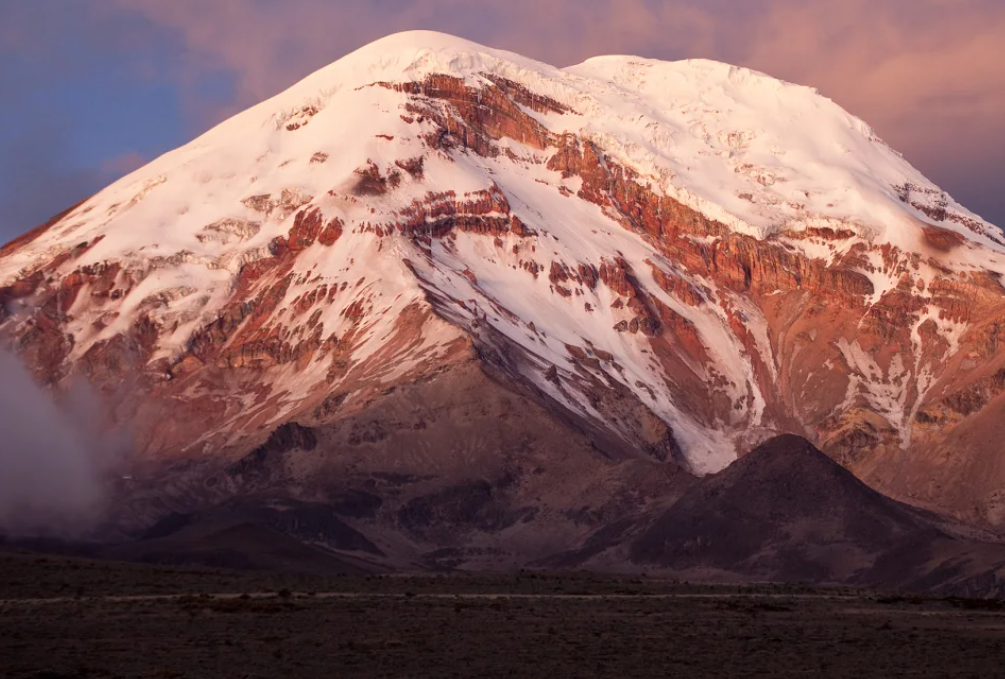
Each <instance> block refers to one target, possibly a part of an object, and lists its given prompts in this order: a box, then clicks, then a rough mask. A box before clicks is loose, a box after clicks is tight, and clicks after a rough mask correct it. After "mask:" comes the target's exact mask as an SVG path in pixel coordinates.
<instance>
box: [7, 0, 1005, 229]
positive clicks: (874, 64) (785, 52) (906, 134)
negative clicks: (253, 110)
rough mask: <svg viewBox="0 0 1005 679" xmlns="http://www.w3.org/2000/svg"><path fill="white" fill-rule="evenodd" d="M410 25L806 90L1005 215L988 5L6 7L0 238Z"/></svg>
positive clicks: (315, 1)
mask: <svg viewBox="0 0 1005 679" xmlns="http://www.w3.org/2000/svg"><path fill="white" fill-rule="evenodd" d="M409 28H429V29H434V30H443V31H446V32H451V33H455V34H459V35H462V36H464V37H467V38H470V39H473V40H476V41H479V42H483V43H486V44H490V45H492V46H494V47H501V48H504V49H511V50H514V51H518V52H521V53H524V54H527V55H528V56H532V57H535V58H539V59H542V60H544V61H548V62H550V63H554V64H556V65H566V64H570V63H576V62H578V61H581V60H582V59H585V58H587V57H589V56H593V55H596V54H605V53H631V54H641V55H643V56H649V57H654V58H665V59H678V58H684V57H690V56H695V57H708V58H716V59H720V60H723V61H730V62H732V63H740V64H743V65H746V66H750V67H753V68H757V69H759V70H763V71H765V72H768V73H770V74H772V75H776V76H778V77H781V78H784V79H787V80H792V81H794V82H799V83H802V84H806V85H812V86H815V87H818V88H819V89H820V90H821V91H822V92H823V93H824V94H826V95H828V96H830V97H832V98H834V99H835V100H836V101H838V103H840V104H842V105H844V106H845V107H846V108H848V109H849V110H850V111H852V112H853V113H855V114H856V115H859V116H861V117H863V118H865V119H866V120H867V121H868V122H869V123H870V124H872V125H873V126H874V127H875V128H876V129H877V131H878V132H879V133H880V135H881V136H883V137H884V138H885V139H886V140H887V141H889V142H890V143H891V144H892V145H893V146H894V147H895V148H897V149H898V150H900V151H902V152H903V153H904V154H905V155H906V156H907V158H908V159H909V160H910V161H911V162H912V163H914V164H915V165H916V166H918V167H919V168H920V169H921V170H922V171H924V172H925V173H926V174H928V175H929V176H930V177H931V178H932V179H933V180H935V181H936V182H938V183H939V184H941V185H943V187H944V188H946V189H947V190H948V191H949V192H950V193H952V194H953V195H954V196H955V197H956V198H958V199H959V200H960V201H961V202H963V203H964V204H965V205H967V206H968V207H970V208H971V209H973V210H975V211H976V212H978V213H980V214H982V215H983V216H984V217H986V218H988V219H990V220H991V221H992V222H994V223H997V224H999V225H1005V190H1003V189H1005V186H1003V184H1005V182H1003V181H1002V177H1005V47H1003V45H1005V3H1002V2H1000V1H999V0H954V2H951V3H949V2H945V1H944V0H913V1H911V2H908V0H871V1H867V0H814V1H813V2H804V1H803V0H709V1H707V2H697V0H694V1H692V0H354V1H350V0H285V1H284V2H279V1H278V0H213V2H207V1H204V0H0V241H6V240H8V239H9V238H12V237H14V236H15V235H17V234H18V233H21V232H23V231H25V230H27V229H29V228H31V227H33V226H35V225H36V224H38V223H40V222H42V221H44V220H45V219H47V218H48V217H49V216H51V215H52V214H55V213H57V212H59V211H61V210H62V209H64V208H65V207H67V206H69V205H71V204H73V203H75V202H77V201H79V200H81V199H83V198H86V197H87V196H89V195H91V194H92V193H94V192H95V191H97V190H99V189H100V188H101V187H103V186H105V185H106V184H108V183H109V182H111V181H113V180H114V179H116V178H117V177H118V176H121V175H122V174H124V173H125V172H127V171H129V170H131V169H133V168H135V167H137V166H138V165H140V164H142V163H143V162H145V161H148V160H150V159H152V158H154V157H156V156H157V155H159V154H160V153H163V152H165V151H167V150H170V149H172V148H174V147H176V146H178V145H180V144H183V143H185V142H187V141H188V140H189V139H191V138H193V137H194V136H196V135H197V134H198V133H200V132H202V131H204V130H205V129H207V128H208V127H210V126H211V125H213V124H215V123H217V122H219V121H220V120H223V119H224V118H226V117H227V116H228V115H230V114H233V113H235V112H237V111H239V110H241V109H242V108H244V107H246V106H248V105H250V104H253V103H255V102H256V101H259V100H261V99H263V98H265V97H267V96H270V95H272V94H275V93H276V92H278V91H280V90H281V89H283V88H284V87H286V86H288V85H290V84H292V83H293V82H295V81H296V80H298V79H300V78H302V77H304V76H306V75H307V74H309V73H310V72H312V71H313V70H315V69H317V68H319V67H321V66H323V65H325V64H327V63H329V62H331V61H334V60H335V59H337V58H338V57H339V56H341V55H343V54H345V53H347V52H349V51H351V50H353V49H355V48H357V47H360V46H361V45H363V44H365V43H367V42H369V41H371V40H374V39H376V38H378V37H380V36H382V35H385V34H387V33H391V32H394V31H398V30H405V29H409Z"/></svg>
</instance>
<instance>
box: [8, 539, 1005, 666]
mask: <svg viewBox="0 0 1005 679" xmlns="http://www.w3.org/2000/svg"><path fill="white" fill-rule="evenodd" d="M0 569H2V572H0V576H2V577H0V662H2V668H0V674H2V675H3V676H4V677H36V678H39V679H41V677H47V678H48V679H56V678H60V677H160V678H165V677H177V678H181V677H193V678H197V677H471V676H479V677H540V676H549V677H608V676H631V677H647V676H653V677H656V676H659V677H663V676H674V677H741V676H766V677H812V676H828V677H947V676H953V677H990V676H1001V673H1002V666H1001V662H1002V658H1003V657H1005V605H1003V604H1002V603H1001V602H997V601H988V600H968V599H953V598H948V599H934V598H933V599H922V598H913V597H904V596H899V595H889V594H879V593H871V592H863V591H856V590H850V589H808V588H800V587H794V586H785V587H783V586H771V585H762V586H747V587H742V588H738V587H735V586H730V587H725V586H719V587H713V586H699V585H691V584H685V583H672V582H660V581H651V580H648V579H646V578H641V579H619V578H608V577H603V576H591V575H581V574H543V573H528V572H524V573H520V574H512V575H480V576H470V575H446V576H415V577H411V576H370V577H332V578H308V577H296V576H284V575H277V574H264V573H234V572H227V571H219V570H193V569H180V568H164V567H157V568H155V567H148V566H143V565H135V564H117V563H109V562H96V561H89V560H84V559H75V558H68V557H63V556H45V555H39V554H35V553H29V552H6V553H0Z"/></svg>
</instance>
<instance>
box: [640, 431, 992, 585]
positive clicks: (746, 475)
mask: <svg viewBox="0 0 1005 679" xmlns="http://www.w3.org/2000/svg"><path fill="white" fill-rule="evenodd" d="M933 518H934V517H932V516H931V515H928V514H926V513H923V512H918V511H917V510H915V509H912V508H910V507H908V506H907V505H902V504H900V503H897V502H894V501H892V500H890V499H889V498H886V497H884V496H882V495H880V494H879V493H877V492H876V491H874V490H872V489H870V488H868V487H867V486H866V485H865V484H863V483H862V482H861V481H859V480H858V479H856V478H855V477H854V476H852V475H851V474H850V473H849V472H848V471H847V470H845V469H842V468H841V467H840V466H838V465H837V464H836V463H834V462H833V461H832V460H830V459H829V458H828V457H826V456H825V455H824V454H823V453H821V452H820V451H819V450H817V449H816V448H814V447H813V445H812V444H810V443H809V442H808V441H806V440H805V439H801V438H799V437H796V436H779V437H776V438H774V439H771V440H770V441H768V442H766V443H764V444H762V445H761V446H759V447H758V448H757V449H756V450H754V451H752V452H751V453H750V454H749V455H746V456H744V457H743V458H741V459H740V460H739V461H738V462H736V463H735V464H733V465H731V466H730V467H729V468H728V469H726V470H725V471H723V472H721V473H720V474H717V475H715V476H713V477H709V478H708V479H706V480H704V481H703V482H702V483H701V484H700V485H698V486H696V487H695V488H693V489H691V490H690V491H689V492H688V493H686V494H685V495H684V496H683V497H682V498H681V499H680V500H679V501H678V502H676V503H675V504H674V505H673V507H671V508H670V509H669V510H668V511H666V512H665V513H664V514H663V515H662V516H660V517H659V518H658V519H657V520H656V521H655V522H654V523H653V524H652V525H651V526H649V527H648V528H646V529H645V530H644V531H643V532H642V533H641V534H640V535H639V536H638V537H637V538H635V539H634V540H633V541H632V543H631V545H630V556H631V559H632V560H633V561H635V562H636V563H640V564H648V565H657V564H658V565H662V566H664V567H667V568H670V569H673V570H674V571H678V572H685V573H693V574H698V573H702V572H704V573H705V576H706V577H707V576H708V574H709V573H712V574H719V575H720V577H721V575H722V574H729V575H730V576H732V577H737V576H739V577H748V578H754V579H758V578H760V579H766V580H776V581H777V580H784V581H798V582H831V583H837V582H842V583H851V584H858V585H868V586H871V587H908V588H917V589H933V588H935V589H943V590H945V591H961V592H965V593H968V594H979V595H981V596H986V595H988V594H996V595H997V594H998V593H999V592H1000V591H1001V589H1002V581H1001V576H1000V573H1001V572H1002V568H1003V566H1005V547H1003V546H1001V545H997V544H981V543H974V542H969V541H966V540H960V539H954V538H953V537H951V536H950V535H947V534H946V533H944V532H943V531H942V530H940V529H939V528H938V527H937V523H936V522H935V521H933ZM988 573H998V574H999V575H997V576H996V577H997V579H996V577H989V576H988ZM981 588H986V589H984V590H981Z"/></svg>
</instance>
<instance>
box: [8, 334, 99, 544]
mask: <svg viewBox="0 0 1005 679" xmlns="http://www.w3.org/2000/svg"><path fill="white" fill-rule="evenodd" d="M95 403H96V402H95V401H93V400H92V399H90V398H89V396H88V394H87V393H86V392H84V391H72V390H71V393H70V394H69V395H68V396H67V398H66V399H65V400H64V402H63V403H61V404H57V402H56V401H55V400H54V399H53V397H52V395H51V394H50V393H49V392H47V391H46V390H44V389H43V388H41V387H40V386H38V385H37V384H36V383H35V381H34V380H33V379H32V377H31V376H30V375H29V374H28V372H27V370H26V369H25V368H24V366H23V365H22V364H21V362H20V361H19V360H17V359H16V358H14V357H13V356H11V355H10V354H8V353H6V352H3V351H0V432H2V435H0V535H3V534H5V535H8V536H11V537H39V536H52V537H62V538H76V537H81V536H84V535H86V534H87V533H88V532H89V531H91V530H92V529H94V528H95V527H96V526H97V524H98V522H99V520H100V518H101V516H102V514H103V511H104V509H105V501H106V490H107V485H106V481H107V472H108V470H109V469H110V466H111V464H112V463H113V461H114V458H113V457H112V453H113V452H114V450H115V448H114V446H110V445H109V442H108V441H104V440H102V437H101V436H100V435H99V434H98V432H97V431H95V429H94V422H96V421H98V419H99V418H97V417H96V416H97V413H96V412H94V404H95Z"/></svg>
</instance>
